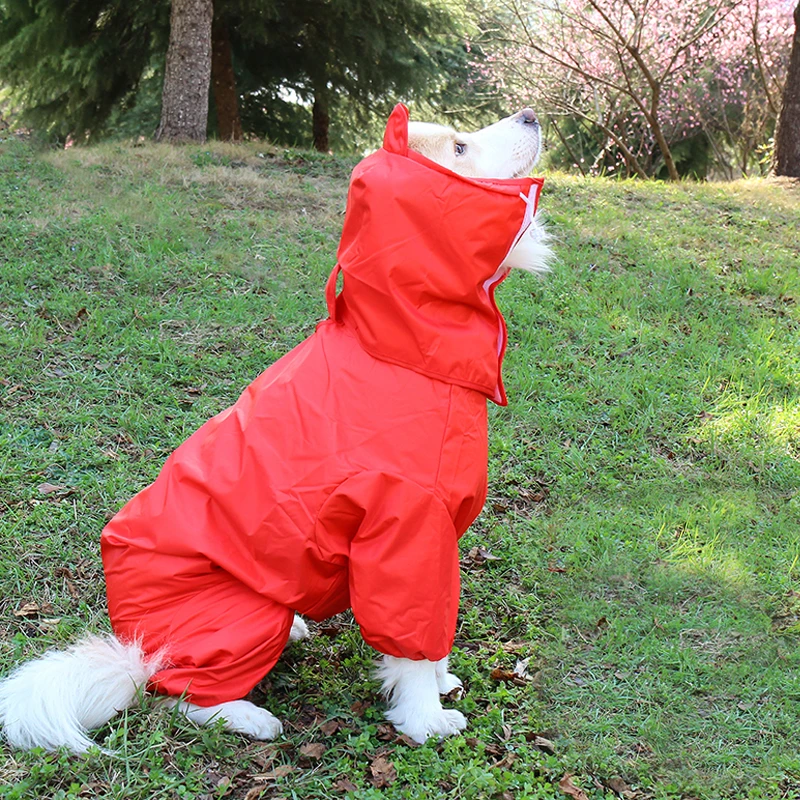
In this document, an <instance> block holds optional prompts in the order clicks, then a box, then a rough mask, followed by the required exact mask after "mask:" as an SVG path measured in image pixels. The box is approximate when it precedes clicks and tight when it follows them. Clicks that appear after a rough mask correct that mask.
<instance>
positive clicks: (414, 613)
mask: <svg viewBox="0 0 800 800" xmlns="http://www.w3.org/2000/svg"><path fill="white" fill-rule="evenodd" d="M324 511H325V513H324V519H323V520H322V530H323V536H324V535H327V536H331V537H342V536H347V537H348V538H350V543H349V585H350V603H351V607H352V609H353V613H354V615H355V618H356V621H357V622H358V624H359V626H360V627H361V633H362V635H363V637H364V640H365V641H366V642H367V644H369V645H370V646H372V647H374V648H375V649H376V650H378V651H379V652H381V653H385V654H387V655H391V656H396V657H398V658H410V659H413V660H421V659H428V660H430V661H438V660H439V659H441V658H444V657H445V656H446V655H447V654H448V653H449V652H450V650H451V648H452V646H453V638H454V636H455V629H456V618H457V615H458V596H459V588H460V586H459V572H458V536H457V534H456V530H455V527H454V526H453V521H452V519H451V517H450V514H449V513H448V511H447V508H446V507H445V505H444V504H443V503H442V501H441V500H440V499H439V498H438V497H436V495H435V494H434V493H433V492H432V491H431V490H430V489H425V488H423V487H421V486H419V485H418V484H416V483H414V482H413V481H410V480H407V479H405V478H401V477H398V476H395V475H390V474H385V473H374V472H371V473H362V474H360V475H357V476H355V477H353V478H350V479H349V480H347V481H345V483H343V484H342V485H341V486H340V487H339V488H338V489H337V490H336V491H335V492H334V494H333V495H332V496H331V497H330V498H329V501H328V502H327V503H326V504H325V509H324ZM318 530H320V529H318Z"/></svg>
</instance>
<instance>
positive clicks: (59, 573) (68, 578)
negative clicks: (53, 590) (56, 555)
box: [53, 567, 81, 600]
mask: <svg viewBox="0 0 800 800" xmlns="http://www.w3.org/2000/svg"><path fill="white" fill-rule="evenodd" d="M53 575H55V577H56V578H63V579H64V582H65V583H66V584H67V591H68V592H69V596H70V597H71V598H72V599H73V600H78V599H79V598H80V596H81V593H80V592H79V591H78V590H77V588H76V587H75V584H74V583H73V582H72V581H73V577H72V573H71V572H70V571H69V569H67V567H58V568H57V569H55V570H54V571H53Z"/></svg>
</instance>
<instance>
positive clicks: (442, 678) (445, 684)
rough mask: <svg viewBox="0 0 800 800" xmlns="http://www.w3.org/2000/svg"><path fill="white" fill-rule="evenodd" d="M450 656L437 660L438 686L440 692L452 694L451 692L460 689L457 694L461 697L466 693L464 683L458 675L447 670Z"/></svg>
mask: <svg viewBox="0 0 800 800" xmlns="http://www.w3.org/2000/svg"><path fill="white" fill-rule="evenodd" d="M448 658H449V656H445V657H444V658H443V659H442V660H441V661H437V662H436V686H437V688H438V689H439V694H450V692H454V691H455V690H458V694H457V695H455V696H456V697H461V696H462V695H463V694H464V684H463V683H462V682H461V678H459V677H458V675H453V673H452V672H448V671H447V660H448Z"/></svg>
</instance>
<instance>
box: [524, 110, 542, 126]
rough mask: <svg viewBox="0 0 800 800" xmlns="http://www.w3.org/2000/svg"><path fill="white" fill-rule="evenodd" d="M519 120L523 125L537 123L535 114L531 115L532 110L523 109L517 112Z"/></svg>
mask: <svg viewBox="0 0 800 800" xmlns="http://www.w3.org/2000/svg"><path fill="white" fill-rule="evenodd" d="M519 115H520V119H521V120H522V122H523V123H524V124H525V125H528V124H534V123H538V122H539V120H538V119H536V114H534V113H533V109H532V108H523V109H522V111H520V112H519Z"/></svg>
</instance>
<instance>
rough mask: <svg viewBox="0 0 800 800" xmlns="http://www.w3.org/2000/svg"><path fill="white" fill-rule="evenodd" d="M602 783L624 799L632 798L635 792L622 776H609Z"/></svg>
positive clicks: (630, 799) (631, 799) (629, 799)
mask: <svg viewBox="0 0 800 800" xmlns="http://www.w3.org/2000/svg"><path fill="white" fill-rule="evenodd" d="M604 783H605V785H606V786H607V787H608V788H609V789H611V791H612V792H614V794H618V795H619V796H620V797H624V798H625V800H633V798H635V797H636V792H634V791H632V790H631V787H630V786H628V784H627V783H625V781H624V780H622V778H609V779H608V780H607V781H604Z"/></svg>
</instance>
